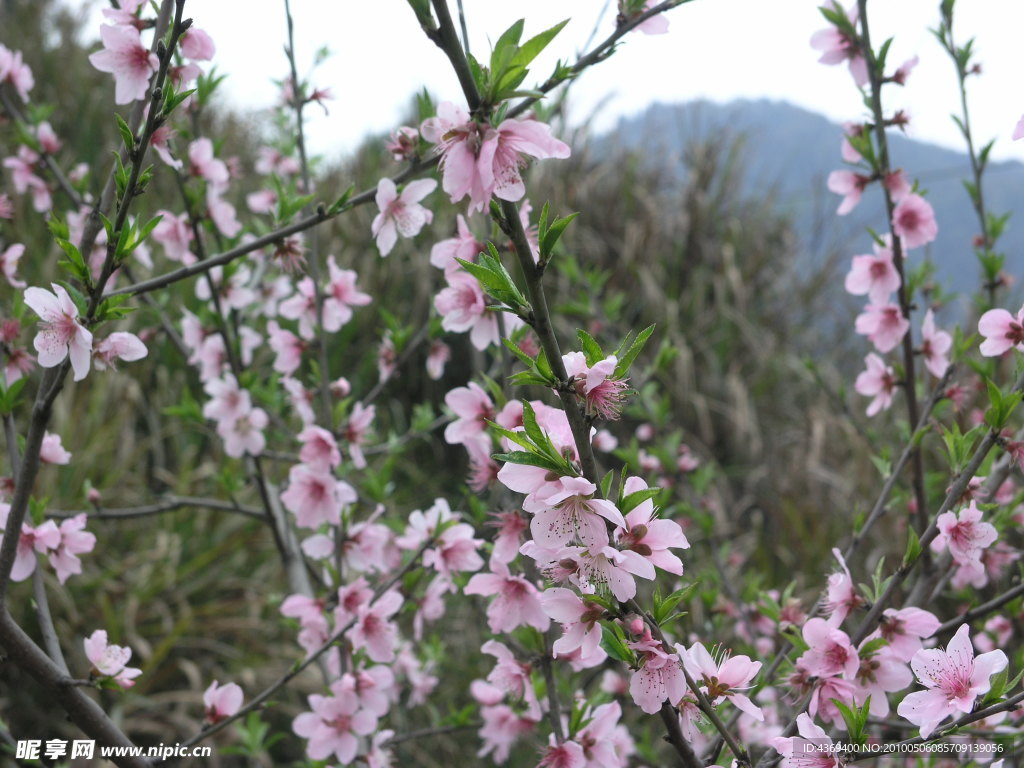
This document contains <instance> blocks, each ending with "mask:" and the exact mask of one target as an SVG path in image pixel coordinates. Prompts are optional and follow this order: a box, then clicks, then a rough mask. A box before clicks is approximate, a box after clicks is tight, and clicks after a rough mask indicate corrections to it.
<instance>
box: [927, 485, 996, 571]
mask: <svg viewBox="0 0 1024 768" xmlns="http://www.w3.org/2000/svg"><path fill="white" fill-rule="evenodd" d="M981 516H982V512H981V510H980V509H978V502H976V501H974V500H973V499H972V500H971V504H970V506H969V507H967V508H966V509H961V510H960V513H959V515H957V514H956V513H954V512H944V513H943V514H941V515H939V519H938V520H936V525H937V526H938V528H939V535H938V536H936V537H935V538H934V539H932V549H933V550H935V551H936V552H939V551H942V549H943V548H945V547H948V548H949V553H950V554H951V555H952V556H953V560H954V561H955V562H956V563H957V564H958V565H971V564H972V563H980V561H981V553H982V551H983V550H984V549H985V548H986V547H988V546H989V545H990V544H992V543H993V542H994V541H995V540H996V539H997V538H999V533H998V532H997V531H996V529H995V527H994V526H992V525H990V524H989V523H983V522H981Z"/></svg>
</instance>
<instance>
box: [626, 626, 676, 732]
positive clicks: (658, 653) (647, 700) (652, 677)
mask: <svg viewBox="0 0 1024 768" xmlns="http://www.w3.org/2000/svg"><path fill="white" fill-rule="evenodd" d="M628 645H629V647H630V648H632V649H634V650H636V651H639V656H640V658H641V660H642V662H643V665H642V666H641V667H640V669H638V670H637V671H636V672H634V673H633V676H632V677H631V678H630V680H629V693H630V695H631V696H632V697H633V701H634V702H635V703H636V705H637V706H638V707H640V709H642V710H643V711H644V712H646V713H647V714H649V715H653V714H655V713H656V712H657V711H658V710H660V709H661V704H662V702H664V701H665V700H668V702H669V704H671V705H673V706H674V705H675V703H676V702H678V701H679V700H680V699H682V698H683V696H684V695H685V694H686V691H687V687H686V675H685V674H684V673H683V665H682V662H681V661H680V660H679V657H678V656H676V655H675V654H669V653H666V652H665V649H664V648H663V647H662V645H661V643H659V642H658V641H656V640H654V639H653V638H652V637H651V633H650V630H649V629H648V628H646V627H645V628H644V635H643V637H642V638H640V640H638V641H635V642H630V643H628Z"/></svg>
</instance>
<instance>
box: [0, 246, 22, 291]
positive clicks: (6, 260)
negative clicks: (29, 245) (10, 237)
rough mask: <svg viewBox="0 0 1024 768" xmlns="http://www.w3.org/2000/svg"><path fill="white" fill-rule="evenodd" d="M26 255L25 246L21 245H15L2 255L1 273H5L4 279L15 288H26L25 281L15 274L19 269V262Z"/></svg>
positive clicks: (0, 257) (0, 262)
mask: <svg viewBox="0 0 1024 768" xmlns="http://www.w3.org/2000/svg"><path fill="white" fill-rule="evenodd" d="M24 254H25V246H24V245H22V244H21V243H15V244H14V245H12V246H10V247H9V248H8V249H7V250H6V251H4V252H3V253H2V254H0V271H3V273H4V277H6V278H7V282H8V283H10V284H11V287H13V288H24V287H25V281H24V280H19V279H18V278H17V277H16V276H15V274H14V273H15V272H16V271H17V269H18V261H19V260H20V259H21V257H22V256H23V255H24Z"/></svg>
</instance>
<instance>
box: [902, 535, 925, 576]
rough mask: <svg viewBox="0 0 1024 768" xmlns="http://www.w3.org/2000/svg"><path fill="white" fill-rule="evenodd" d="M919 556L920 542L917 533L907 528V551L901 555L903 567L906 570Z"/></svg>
mask: <svg viewBox="0 0 1024 768" xmlns="http://www.w3.org/2000/svg"><path fill="white" fill-rule="evenodd" d="M920 556H921V540H920V539H919V538H918V537H917V532H916V531H915V530H914V529H913V528H911V527H910V526H907V550H906V552H905V553H904V555H903V566H904V567H905V568H906V567H908V566H909V565H910V564H911V563H913V562H914V561H916V560H917V558H919V557H920Z"/></svg>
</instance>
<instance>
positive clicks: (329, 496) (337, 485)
mask: <svg viewBox="0 0 1024 768" xmlns="http://www.w3.org/2000/svg"><path fill="white" fill-rule="evenodd" d="M356 498H357V496H356V492H355V489H353V488H352V486H350V485H349V484H348V483H346V482H344V481H341V480H337V479H336V478H335V477H334V476H333V475H331V474H330V473H329V472H324V471H322V470H317V469H314V468H313V467H308V466H306V465H305V464H296V465H295V466H294V467H292V468H291V470H290V471H289V472H288V490H286V491H285V492H284V493H282V494H281V502H282V503H283V504H284V506H285V509H287V510H288V511H289V512H292V513H294V514H295V524H296V525H298V526H300V527H302V528H318V527H320V526H321V525H323V524H324V523H328V524H330V525H339V524H340V523H341V509H342V507H343V506H345V505H346V504H351V503H352V502H354V501H355V500H356Z"/></svg>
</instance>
